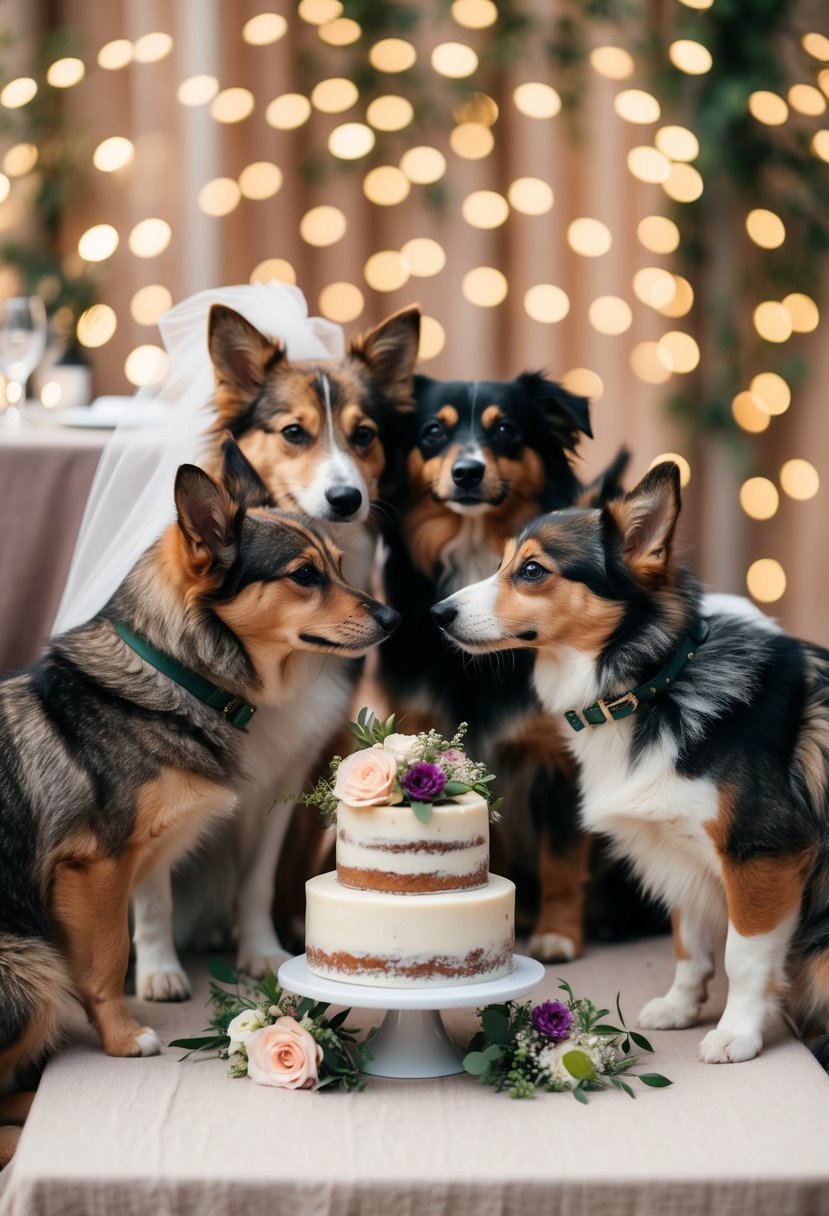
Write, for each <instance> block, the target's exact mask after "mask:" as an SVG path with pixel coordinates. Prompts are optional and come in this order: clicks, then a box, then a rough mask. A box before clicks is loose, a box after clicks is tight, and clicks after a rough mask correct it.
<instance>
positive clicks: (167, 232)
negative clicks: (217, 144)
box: [129, 182, 236, 258]
mask: <svg viewBox="0 0 829 1216" xmlns="http://www.w3.org/2000/svg"><path fill="white" fill-rule="evenodd" d="M235 184H236V183H235V182H234V185H235ZM172 235H173V230H172V229H171V227H170V225H169V224H168V223H167V221H166V220H159V219H155V218H153V219H149V220H142V221H141V223H140V224H136V225H135V227H134V228H133V230H132V232H131V233H130V239H129V246H130V250H131V252H132V253H134V254H135V256H136V257H137V258H154V257H157V256H158V255H159V254H160V253H163V252H164V250H165V249H166V248H167V246H168V245H169V244H170V238H171V237H172Z"/></svg>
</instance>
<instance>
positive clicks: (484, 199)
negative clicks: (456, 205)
mask: <svg viewBox="0 0 829 1216" xmlns="http://www.w3.org/2000/svg"><path fill="white" fill-rule="evenodd" d="M461 215H462V216H463V218H464V219H465V220H466V222H467V224H470V225H471V226H472V227H473V228H500V226H501V224H503V223H505V222H506V219H507V216H508V215H509V203H508V202H507V200H506V199H505V198H504V197H503V195H501V194H498V193H497V192H496V191H495V190H475V191H473V193H472V194H468V195H467V196H466V198H465V199H464V200H463V203H462V204H461Z"/></svg>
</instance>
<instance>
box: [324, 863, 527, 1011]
mask: <svg viewBox="0 0 829 1216" xmlns="http://www.w3.org/2000/svg"><path fill="white" fill-rule="evenodd" d="M305 891H306V901H307V902H306V914H305V953H306V958H307V962H308V968H309V970H311V971H313V972H314V973H315V974H316V975H322V976H325V977H326V979H332V980H340V981H341V982H344V983H352V984H372V985H376V986H377V987H378V988H414V987H418V986H420V985H421V984H436V985H437V984H475V983H479V982H481V981H485V980H495V979H500V978H501V977H502V976H505V975H509V973H510V972H511V970H512V954H513V949H514V946H515V887H514V886H513V884H512V883H511V882H510V881H509V880H508V879H506V878H501V877H499V875H497V874H490V876H489V879H488V881H487V884H486V886H484V887H479V888H478V889H477V890H474V891H445V892H444V891H441V892H436V893H435V894H431V895H394V894H389V893H386V892H379V891H359V890H355V889H354V888H353V887H345V886H343V885H342V884H341V883H339V882H338V881H337V876H336V874H321V875H319V877H317V878H311V879H309V881H308V882H307V883H306V885H305Z"/></svg>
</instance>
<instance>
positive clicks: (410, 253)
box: [400, 236, 446, 279]
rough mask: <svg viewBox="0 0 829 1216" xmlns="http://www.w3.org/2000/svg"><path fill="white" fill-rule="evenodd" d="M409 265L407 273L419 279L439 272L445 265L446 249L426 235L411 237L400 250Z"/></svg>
mask: <svg viewBox="0 0 829 1216" xmlns="http://www.w3.org/2000/svg"><path fill="white" fill-rule="evenodd" d="M400 253H401V255H402V257H403V258H404V259H405V261H406V264H407V266H408V267H409V273H410V274H413V275H416V276H417V277H418V278H420V279H428V278H431V277H432V276H433V275H436V274H440V272H441V271H442V270H443V268H444V266H445V265H446V251H445V250H444V248H443V246H442V245H441V244H439V243H438V242H437V241H435V240H432V238H431V237H428V236H416V237H412V239H411V240H410V241H406V244H405V245H404V246H403V247H402V249H401V250H400Z"/></svg>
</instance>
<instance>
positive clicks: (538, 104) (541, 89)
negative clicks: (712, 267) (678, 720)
mask: <svg viewBox="0 0 829 1216" xmlns="http://www.w3.org/2000/svg"><path fill="white" fill-rule="evenodd" d="M512 99H513V101H514V102H515V107H516V109H517V110H519V111H520V112H521V113H522V114H525V115H526V116H527V118H555V116H556V114H558V112H559V110H560V109H561V98H560V97H559V95H558V93H557V92H556V91H555V89H553V88H551V87H550V85H548V84H540V83H539V82H538V81H528V82H527V84H519V85H518V87H517V88H516V89H515V90H514V92H513V94H512Z"/></svg>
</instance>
